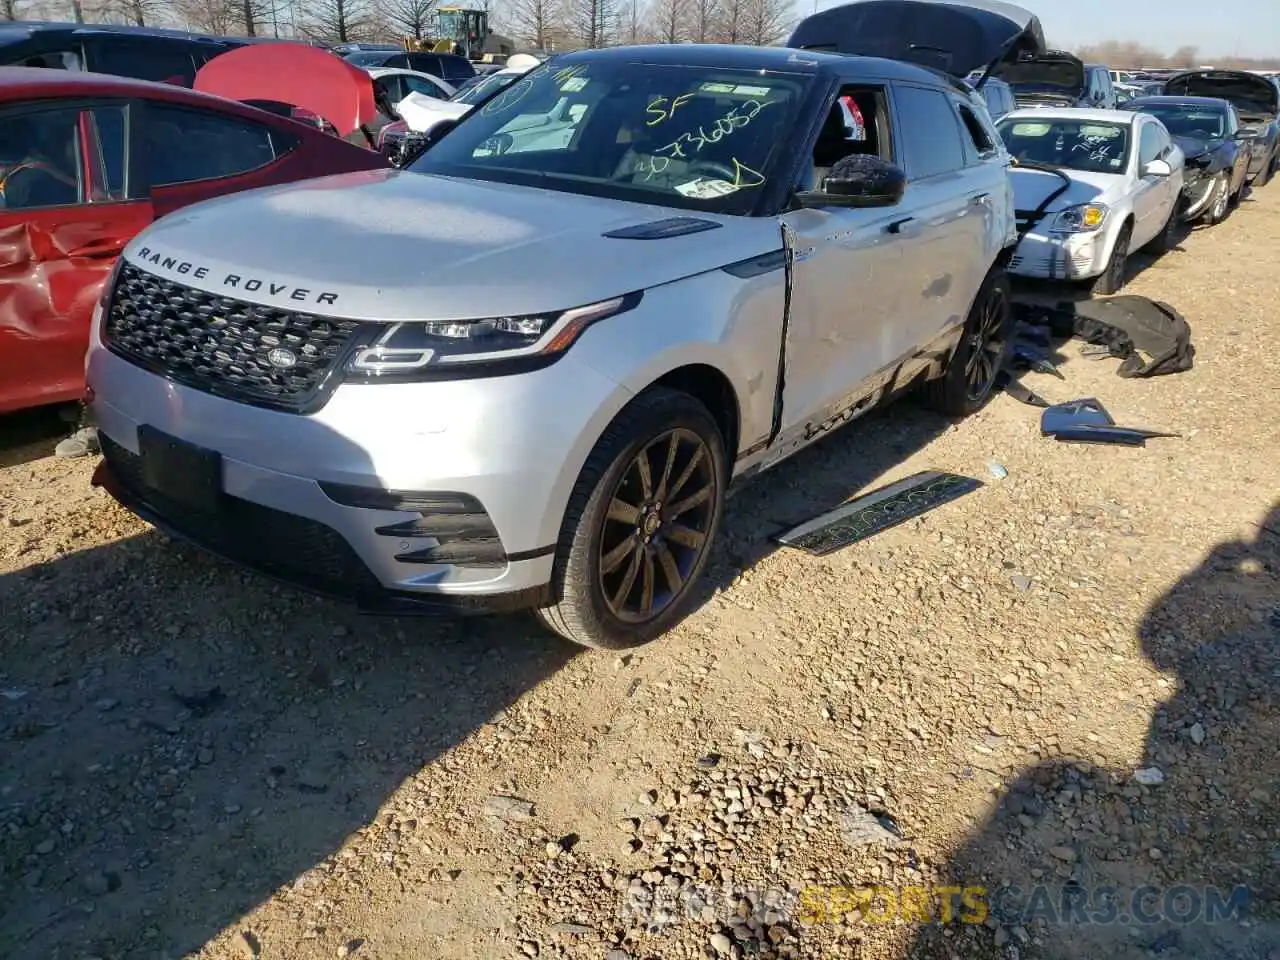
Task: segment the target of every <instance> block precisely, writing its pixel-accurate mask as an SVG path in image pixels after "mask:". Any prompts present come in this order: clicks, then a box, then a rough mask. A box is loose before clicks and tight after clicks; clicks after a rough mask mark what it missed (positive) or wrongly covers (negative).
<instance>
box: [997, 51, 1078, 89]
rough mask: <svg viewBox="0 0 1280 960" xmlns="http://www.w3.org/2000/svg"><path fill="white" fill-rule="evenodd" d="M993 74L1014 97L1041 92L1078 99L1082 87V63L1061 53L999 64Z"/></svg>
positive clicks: (1050, 52) (1050, 53)
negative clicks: (1010, 89)
mask: <svg viewBox="0 0 1280 960" xmlns="http://www.w3.org/2000/svg"><path fill="white" fill-rule="evenodd" d="M994 73H995V75H996V76H997V77H999V78H1000V79H1001V80H1003V81H1004V82H1005V83H1007V84H1009V86H1011V87H1013V89H1014V92H1015V93H1018V94H1022V93H1036V92H1042V93H1057V94H1063V95H1066V96H1071V97H1078V96H1079V95H1080V94H1082V93H1083V92H1084V88H1085V77H1084V62H1083V61H1081V59H1080V58H1079V57H1077V56H1074V55H1072V54H1070V53H1067V52H1065V51H1063V50H1049V51H1046V52H1045V53H1042V54H1039V55H1038V56H1034V57H1025V58H1023V59H1020V60H1018V61H1016V62H1012V63H1002V64H1001V65H1000V66H999V67H997V68H996V69H995V71H994Z"/></svg>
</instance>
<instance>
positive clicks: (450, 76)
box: [432, 56, 476, 83]
mask: <svg viewBox="0 0 1280 960" xmlns="http://www.w3.org/2000/svg"><path fill="white" fill-rule="evenodd" d="M440 68H441V69H440V73H439V74H438V76H442V77H444V78H445V79H446V80H448V81H449V82H450V83H460V82H461V81H463V80H469V79H470V78H471V77H474V76H475V75H476V68H475V67H473V66H472V65H471V61H470V60H468V59H466V58H465V57H448V56H446V57H441V58H440ZM432 72H434V71H432Z"/></svg>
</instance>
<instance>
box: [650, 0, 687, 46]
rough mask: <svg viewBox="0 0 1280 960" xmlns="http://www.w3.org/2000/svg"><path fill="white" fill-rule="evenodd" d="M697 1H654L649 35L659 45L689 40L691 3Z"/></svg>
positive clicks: (651, 8) (651, 9)
mask: <svg viewBox="0 0 1280 960" xmlns="http://www.w3.org/2000/svg"><path fill="white" fill-rule="evenodd" d="M691 2H697V0H654V2H653V5H652V6H651V7H650V8H649V34H650V36H651V37H652V38H653V39H654V40H655V41H657V42H658V43H680V42H681V41H683V40H688V39H689V21H690V16H689V14H690V12H691V11H690V9H689V8H690V3H691Z"/></svg>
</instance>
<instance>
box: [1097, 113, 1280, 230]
mask: <svg viewBox="0 0 1280 960" xmlns="http://www.w3.org/2000/svg"><path fill="white" fill-rule="evenodd" d="M1122 109H1125V110H1135V111H1140V112H1142V113H1149V114H1151V115H1152V116H1154V117H1156V118H1158V119H1159V120H1160V121H1161V122H1162V123H1163V124H1164V125H1165V128H1166V129H1167V130H1168V131H1169V134H1170V135H1171V136H1172V137H1173V139H1174V140H1175V141H1176V142H1177V144H1178V146H1179V147H1181V148H1182V152H1183V153H1184V154H1185V155H1186V158H1187V160H1186V168H1185V172H1184V174H1183V186H1182V195H1183V197H1184V201H1185V206H1184V211H1183V216H1184V217H1185V219H1187V220H1203V221H1204V222H1206V223H1210V224H1213V223H1218V222H1220V221H1221V220H1222V219H1224V218H1225V217H1226V215H1227V212H1228V211H1229V210H1230V209H1231V207H1233V206H1234V205H1235V204H1236V203H1238V202H1239V201H1240V195H1241V193H1242V192H1243V191H1244V187H1245V183H1246V182H1247V181H1248V178H1249V166H1250V161H1251V158H1252V156H1253V150H1252V148H1253V144H1254V143H1255V142H1256V141H1257V137H1258V135H1257V133H1255V132H1254V131H1252V130H1250V129H1248V128H1246V127H1243V126H1242V125H1241V123H1240V116H1239V114H1238V113H1237V112H1236V109H1235V107H1233V106H1232V105H1231V103H1230V102H1229V101H1227V100H1218V99H1215V98H1213V97H1136V98H1134V99H1133V100H1129V101H1127V102H1126V103H1125V104H1124V105H1123V108H1122Z"/></svg>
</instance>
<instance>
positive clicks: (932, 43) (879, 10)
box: [787, 0, 1045, 80]
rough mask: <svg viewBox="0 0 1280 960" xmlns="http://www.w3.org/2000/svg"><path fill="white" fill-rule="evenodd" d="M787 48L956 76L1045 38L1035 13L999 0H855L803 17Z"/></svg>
mask: <svg viewBox="0 0 1280 960" xmlns="http://www.w3.org/2000/svg"><path fill="white" fill-rule="evenodd" d="M787 46H788V47H792V48H796V49H801V50H815V51H820V52H826V53H843V54H848V55H851V56H863V57H885V58H887V59H889V60H902V61H905V62H907V63H915V64H919V65H920V66H924V67H931V68H933V69H935V70H942V71H943V72H945V73H948V74H950V75H951V76H953V77H956V78H957V79H961V80H963V79H964V78H965V77H967V76H968V75H969V74H970V73H972V72H974V71H975V70H981V71H983V72H985V71H986V70H987V69H988V68H990V67H991V66H992V65H993V64H995V63H998V62H1000V61H1001V60H1004V59H1006V58H1016V57H1018V56H1023V55H1030V54H1035V53H1039V52H1041V51H1042V50H1044V46H1045V43H1044V31H1043V30H1042V29H1041V27H1040V20H1039V19H1038V18H1037V17H1036V16H1035V15H1034V14H1032V13H1031V12H1030V11H1028V10H1024V9H1022V7H1018V6H1014V5H1013V4H1011V3H1002V2H998V0H858V2H855V3H846V4H843V5H841V6H838V7H832V8H831V9H829V10H823V11H821V12H820V13H815V14H813V15H812V16H808V17H805V18H804V19H803V20H801V21H800V23H799V24H798V25H797V26H796V28H795V31H794V32H793V33H792V34H791V38H790V39H789V40H788V41H787Z"/></svg>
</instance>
